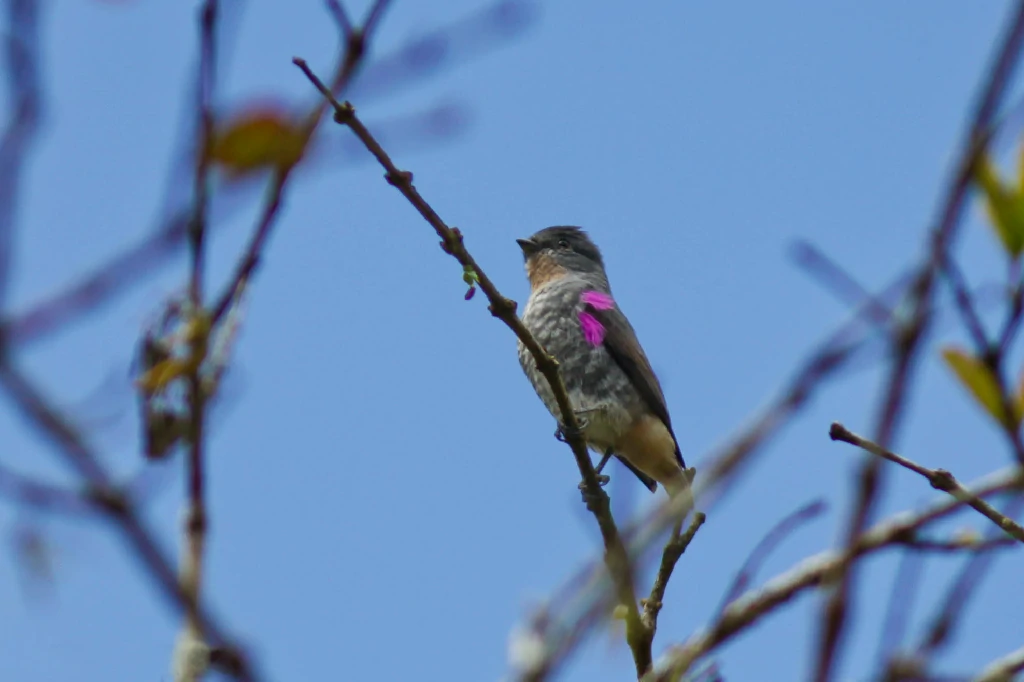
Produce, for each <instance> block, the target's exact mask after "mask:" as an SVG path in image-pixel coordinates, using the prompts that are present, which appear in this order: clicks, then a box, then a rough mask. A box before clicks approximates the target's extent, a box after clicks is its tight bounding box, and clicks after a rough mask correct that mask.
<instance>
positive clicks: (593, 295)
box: [580, 291, 615, 322]
mask: <svg viewBox="0 0 1024 682" xmlns="http://www.w3.org/2000/svg"><path fill="white" fill-rule="evenodd" d="M580 300H582V301H583V302H584V303H588V304H590V305H592V306H594V309H595V310H611V309H612V308H614V307H615V301H613V300H612V297H611V296H609V295H608V294H604V293H601V292H600V291H584V292H583V295H582V296H580ZM595 322H596V320H595Z"/></svg>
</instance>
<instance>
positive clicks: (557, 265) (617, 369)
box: [516, 227, 692, 497]
mask: <svg viewBox="0 0 1024 682" xmlns="http://www.w3.org/2000/svg"><path fill="white" fill-rule="evenodd" d="M516 241H517V242H518V243H519V246H520V248H522V250H523V257H524V259H525V260H526V275H527V277H528V278H529V280H530V299H529V301H527V304H526V310H525V311H524V313H523V317H522V320H523V324H524V325H526V328H527V329H529V330H530V333H532V334H533V335H534V337H536V339H537V341H539V342H540V344H541V345H542V346H543V347H544V349H545V350H546V351H547V352H548V353H550V354H551V355H552V356H554V358H555V359H556V360H558V363H559V365H560V368H561V372H562V379H563V381H564V382H565V387H566V389H567V391H568V393H569V401H570V403H571V404H572V406H573V410H574V411H575V412H576V415H577V417H578V419H579V422H580V425H581V430H582V432H583V437H584V438H585V440H586V442H587V445H588V446H589V447H590V448H592V449H593V450H596V451H597V452H599V453H601V454H602V455H604V457H603V458H602V460H601V465H599V467H598V473H599V474H600V469H601V468H602V467H603V466H604V463H605V462H607V461H608V459H609V458H610V457H611V456H612V455H614V456H616V457H618V458H619V459H620V460H621V461H622V462H623V463H624V464H625V465H626V467H628V468H629V469H630V471H632V472H633V473H634V474H636V475H637V477H638V478H639V479H640V480H641V481H642V482H643V483H644V485H646V486H647V487H648V488H649V489H650V490H651V492H654V491H655V490H657V484H658V483H661V484H662V485H663V486H664V487H665V490H666V491H668V494H669V495H670V496H672V497H675V496H676V495H678V494H680V493H682V492H684V491H688V490H689V487H690V478H691V476H692V470H691V472H690V473H688V472H687V471H686V465H685V464H684V463H683V457H682V455H681V454H680V452H679V444H678V442H677V441H676V436H675V433H673V431H672V420H671V418H670V417H669V415H668V408H667V407H666V405H665V396H664V394H663V393H662V390H661V384H659V383H658V378H657V377H656V376H655V375H654V370H652V369H651V364H650V362H648V360H647V356H646V355H645V354H644V350H643V348H641V347H640V342H639V341H638V340H637V338H636V333H635V332H634V331H633V327H632V326H631V325H630V324H629V320H627V319H626V316H625V315H624V314H623V313H622V311H621V310H620V309H619V306H618V304H616V302H615V299H613V298H612V294H611V287H610V286H609V284H608V276H607V275H606V274H605V271H604V261H603V260H602V258H601V252H600V251H599V250H598V248H597V245H595V244H594V242H592V241H591V240H590V237H588V236H587V233H586V232H584V231H583V230H581V229H580V228H578V227H549V228H546V229H543V230H541V231H540V232H538V233H536V234H535V235H533V236H532V237H530V238H529V239H517V240H516ZM519 362H520V364H521V365H522V367H523V371H524V372H525V373H526V376H527V377H528V378H529V380H530V383H531V384H533V388H534V390H535V391H537V395H539V396H540V399H541V400H543V401H544V404H545V405H546V406H547V408H548V411H550V412H551V414H552V415H554V417H555V419H556V420H557V421H558V422H559V433H561V428H562V424H561V418H560V417H561V412H560V410H559V408H558V404H557V403H556V402H555V397H554V395H553V394H552V392H551V387H550V386H549V385H548V382H547V379H545V378H544V376H543V375H542V374H541V373H540V371H539V370H538V369H537V364H536V362H535V361H534V359H533V356H532V355H531V354H530V352H529V351H528V350H527V349H526V347H525V346H523V344H522V342H520V343H519ZM604 480H607V479H604Z"/></svg>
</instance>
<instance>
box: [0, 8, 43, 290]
mask: <svg viewBox="0 0 1024 682" xmlns="http://www.w3.org/2000/svg"><path fill="white" fill-rule="evenodd" d="M7 13H8V19H7V22H8V26H7V32H6V33H7V36H6V38H5V45H4V47H5V57H6V62H7V64H6V66H7V79H8V85H9V90H10V91H9V93H8V97H9V101H10V102H11V113H10V122H9V123H8V124H7V127H6V129H5V130H4V132H3V136H2V137H0V308H3V306H4V305H5V303H6V300H7V285H8V283H9V281H10V276H11V253H12V249H13V247H12V243H13V239H14V229H15V221H16V220H17V215H16V214H17V200H18V191H19V189H20V184H21V179H22V168H23V166H24V163H25V159H26V157H27V153H28V150H29V146H30V145H31V144H32V142H33V141H34V140H35V133H36V131H37V130H38V128H39V110H40V108H41V106H42V105H41V102H40V100H41V95H40V89H39V73H38V64H39V54H38V46H39V37H38V23H39V22H38V15H39V7H38V5H37V4H36V2H35V0H7Z"/></svg>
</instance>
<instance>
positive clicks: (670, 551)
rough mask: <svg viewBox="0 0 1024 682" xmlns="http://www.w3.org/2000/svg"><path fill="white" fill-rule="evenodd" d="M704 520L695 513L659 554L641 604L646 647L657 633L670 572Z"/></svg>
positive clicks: (700, 513)
mask: <svg viewBox="0 0 1024 682" xmlns="http://www.w3.org/2000/svg"><path fill="white" fill-rule="evenodd" d="M706 520H707V516H706V515H705V514H704V513H703V512H695V513H694V515H693V520H691V521H690V526H689V527H688V528H687V529H686V532H685V533H673V534H672V537H671V538H670V539H669V541H668V543H667V544H666V545H665V549H664V551H663V552H662V554H661V563H660V564H659V565H658V573H657V574H656V575H655V576H654V584H652V585H651V593H650V595H648V597H647V599H645V600H643V602H642V605H643V622H644V625H645V626H646V627H647V638H648V640H649V641H650V643H651V644H649V645H648V646H651V645H653V643H654V635H655V633H656V632H657V631H658V613H659V612H660V611H661V607H662V602H663V601H664V599H665V590H666V589H667V588H668V581H669V579H671V578H672V572H673V571H674V570H675V567H676V564H677V563H678V562H679V558H680V557H681V556H683V552H685V551H686V548H687V547H689V546H690V543H691V542H693V536H694V535H696V534H697V531H698V530H699V529H700V527H701V526H702V525H704V521H706Z"/></svg>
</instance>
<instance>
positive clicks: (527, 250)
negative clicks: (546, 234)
mask: <svg viewBox="0 0 1024 682" xmlns="http://www.w3.org/2000/svg"><path fill="white" fill-rule="evenodd" d="M516 243H517V244H519V248H521V249H522V250H523V255H524V256H526V257H527V258H529V257H530V256H532V255H533V254H535V253H537V252H538V251H540V244H538V243H537V242H535V241H533V240H532V239H517V240H516Z"/></svg>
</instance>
